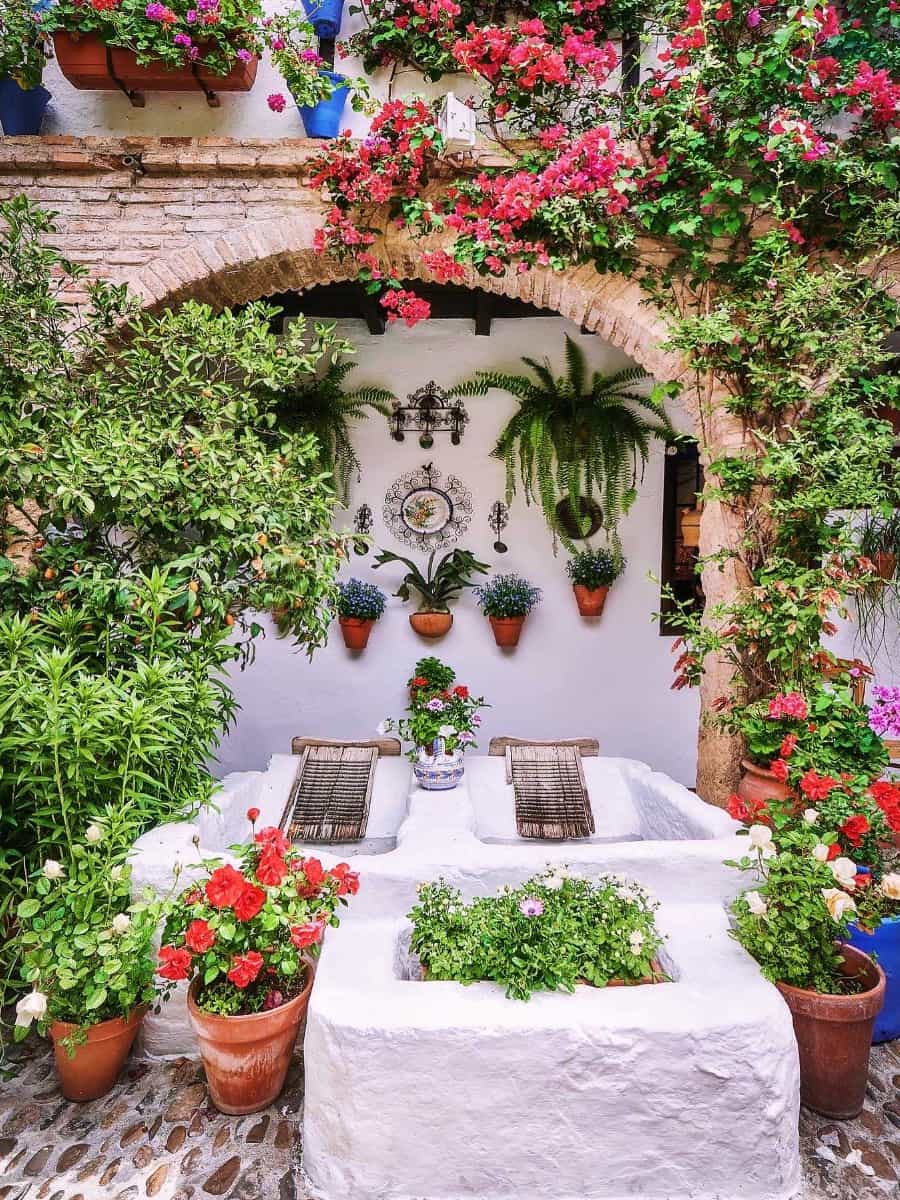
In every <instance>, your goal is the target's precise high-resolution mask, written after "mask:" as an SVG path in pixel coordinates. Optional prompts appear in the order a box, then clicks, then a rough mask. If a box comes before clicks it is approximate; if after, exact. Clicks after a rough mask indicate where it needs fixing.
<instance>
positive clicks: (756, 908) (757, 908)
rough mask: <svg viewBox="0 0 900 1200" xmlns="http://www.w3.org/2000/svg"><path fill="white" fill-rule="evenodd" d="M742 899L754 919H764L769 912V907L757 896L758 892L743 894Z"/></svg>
mask: <svg viewBox="0 0 900 1200" xmlns="http://www.w3.org/2000/svg"><path fill="white" fill-rule="evenodd" d="M744 899H745V900H746V901H747V907H748V908H749V909H750V911H751V912H752V913H753V915H754V917H764V916H765V915H766V913H767V912H768V911H769V906H768V904H766V902H765V900H764V899H763V898H762V896H761V895H760V894H759V892H744Z"/></svg>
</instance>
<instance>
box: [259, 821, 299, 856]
mask: <svg viewBox="0 0 900 1200" xmlns="http://www.w3.org/2000/svg"><path fill="white" fill-rule="evenodd" d="M253 840H254V841H255V842H256V844H257V845H258V846H271V847H273V849H274V850H276V851H277V853H278V854H287V852H288V850H290V848H291V847H290V843H289V842H288V841H287V839H286V838H285V836H284V834H283V833H282V832H281V830H280V829H276V828H275V826H274V825H267V826H266V828H265V829H261V830H260V831H259V833H258V834H257V835H256V837H255V838H254V839H253Z"/></svg>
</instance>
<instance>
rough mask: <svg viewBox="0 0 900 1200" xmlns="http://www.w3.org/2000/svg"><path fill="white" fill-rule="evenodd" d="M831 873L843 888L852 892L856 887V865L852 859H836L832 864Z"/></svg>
mask: <svg viewBox="0 0 900 1200" xmlns="http://www.w3.org/2000/svg"><path fill="white" fill-rule="evenodd" d="M831 873H832V875H833V876H834V877H835V879H836V880H837V882H838V883H839V884H840V885H841V887H845V888H849V889H850V891H853V889H854V888H855V887H856V863H855V862H854V861H853V859H852V858H836V859H835V860H834V862H833V863H832V864H831Z"/></svg>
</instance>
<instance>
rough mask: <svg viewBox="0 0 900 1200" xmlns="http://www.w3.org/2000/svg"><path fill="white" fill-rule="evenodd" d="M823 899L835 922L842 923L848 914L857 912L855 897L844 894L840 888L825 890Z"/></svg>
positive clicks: (823, 890)
mask: <svg viewBox="0 0 900 1200" xmlns="http://www.w3.org/2000/svg"><path fill="white" fill-rule="evenodd" d="M822 897H823V899H824V900H825V905H826V907H827V909H828V911H829V912H830V913H831V915H832V917H833V918H834V919H835V921H840V920H841V919H842V918H843V917H844V915H845V914H846V913H851V912H856V904H855V903H854V900H853V897H852V896H848V895H847V893H846V892H842V891H841V889H840V888H823V889H822Z"/></svg>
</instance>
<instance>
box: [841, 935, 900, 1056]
mask: <svg viewBox="0 0 900 1200" xmlns="http://www.w3.org/2000/svg"><path fill="white" fill-rule="evenodd" d="M847 940H848V941H849V943H850V945H851V946H855V947H856V949H857V950H862V952H863V953H864V954H868V955H870V956H871V957H872V958H876V959H877V960H878V965H879V966H880V967H881V969H882V971H884V974H885V978H886V979H887V988H886V989H885V993H884V1007H883V1008H882V1010H881V1012H880V1013H879V1014H878V1016H877V1017H876V1018H875V1029H874V1031H873V1033H872V1041H873V1042H890V1041H893V1039H894V1038H900V917H888V918H887V920H885V921H882V922H881V924H880V925H879V926H878V928H877V929H876V930H875V932H874V933H869V932H867V931H865V930H863V929H860V927H859V926H858V925H851V926H850V936H849V938H848V939H847Z"/></svg>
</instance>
